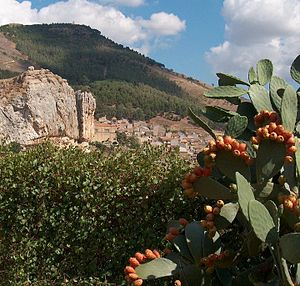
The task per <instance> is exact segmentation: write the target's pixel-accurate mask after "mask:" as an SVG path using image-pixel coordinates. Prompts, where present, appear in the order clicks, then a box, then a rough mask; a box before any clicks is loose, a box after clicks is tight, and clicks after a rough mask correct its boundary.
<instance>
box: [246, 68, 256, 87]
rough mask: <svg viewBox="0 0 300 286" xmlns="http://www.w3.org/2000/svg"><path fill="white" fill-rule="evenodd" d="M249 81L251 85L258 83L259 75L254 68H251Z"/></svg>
mask: <svg viewBox="0 0 300 286" xmlns="http://www.w3.org/2000/svg"><path fill="white" fill-rule="evenodd" d="M248 80H249V82H250V84H254V83H256V82H258V79H257V74H256V72H255V70H254V68H253V67H251V68H250V69H249V71H248Z"/></svg>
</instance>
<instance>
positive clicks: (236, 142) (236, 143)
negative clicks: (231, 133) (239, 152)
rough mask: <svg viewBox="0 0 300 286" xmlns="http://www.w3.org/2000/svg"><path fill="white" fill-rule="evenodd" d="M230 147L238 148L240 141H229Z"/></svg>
mask: <svg viewBox="0 0 300 286" xmlns="http://www.w3.org/2000/svg"><path fill="white" fill-rule="evenodd" d="M231 147H232V149H239V147H240V143H239V142H238V141H237V140H235V139H233V140H232V142H231Z"/></svg>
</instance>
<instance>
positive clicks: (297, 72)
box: [290, 55, 300, 83]
mask: <svg viewBox="0 0 300 286" xmlns="http://www.w3.org/2000/svg"><path fill="white" fill-rule="evenodd" d="M290 72H291V77H292V78H293V80H295V81H296V82H298V83H300V55H299V56H298V57H297V58H296V59H295V60H294V61H293V63H292V66H291V71H290Z"/></svg>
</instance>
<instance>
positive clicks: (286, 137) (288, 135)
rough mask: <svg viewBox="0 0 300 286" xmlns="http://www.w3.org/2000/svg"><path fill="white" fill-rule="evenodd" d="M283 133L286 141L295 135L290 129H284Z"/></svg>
mask: <svg viewBox="0 0 300 286" xmlns="http://www.w3.org/2000/svg"><path fill="white" fill-rule="evenodd" d="M281 135H282V136H283V138H284V141H285V142H287V141H288V140H289V139H290V138H292V137H293V136H294V135H293V133H292V132H290V131H284V132H283V133H282V134H281Z"/></svg>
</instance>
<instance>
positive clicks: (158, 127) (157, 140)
mask: <svg viewBox="0 0 300 286" xmlns="http://www.w3.org/2000/svg"><path fill="white" fill-rule="evenodd" d="M182 121H183V123H182V125H184V128H178V127H177V126H176V125H173V126H172V125H171V126H170V125H169V126H166V125H162V124H160V123H159V122H157V120H150V121H147V122H145V121H133V122H129V121H128V120H127V119H121V120H117V119H116V118H112V119H111V120H109V119H107V118H106V117H101V118H99V119H98V120H95V122H94V126H95V133H94V138H93V141H98V142H102V143H104V144H106V145H112V144H117V133H118V132H120V133H125V134H126V135H127V136H134V137H136V138H137V139H138V141H139V143H141V144H142V143H146V142H147V143H150V144H151V145H154V146H162V145H164V146H168V147H170V148H178V149H179V152H180V154H181V155H182V156H184V157H186V158H193V159H194V158H195V157H196V155H197V154H198V153H199V151H200V150H201V148H203V147H204V146H205V145H206V143H207V142H208V141H209V140H210V137H209V135H206V134H203V131H202V130H201V129H199V128H197V127H195V126H193V125H192V124H190V123H189V122H188V119H187V118H185V119H183V120H182Z"/></svg>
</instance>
